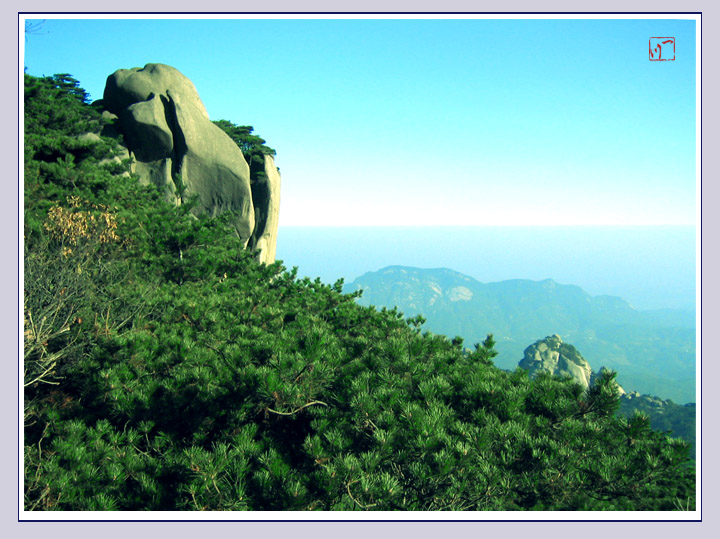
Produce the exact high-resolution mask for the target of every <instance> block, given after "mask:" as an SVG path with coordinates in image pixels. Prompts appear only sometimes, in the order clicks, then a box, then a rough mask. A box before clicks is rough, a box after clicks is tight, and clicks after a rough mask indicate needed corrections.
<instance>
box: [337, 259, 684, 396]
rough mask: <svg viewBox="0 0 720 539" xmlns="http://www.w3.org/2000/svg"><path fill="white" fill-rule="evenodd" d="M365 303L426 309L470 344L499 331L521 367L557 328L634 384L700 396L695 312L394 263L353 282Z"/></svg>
mask: <svg viewBox="0 0 720 539" xmlns="http://www.w3.org/2000/svg"><path fill="white" fill-rule="evenodd" d="M359 289H361V290H363V295H362V297H361V298H360V299H359V300H358V301H359V303H361V304H363V305H375V306H377V307H394V306H397V307H398V309H399V310H400V311H402V312H403V313H404V314H405V315H406V316H414V315H416V314H422V315H423V316H424V317H425V318H426V319H427V322H426V324H425V326H424V328H425V329H427V330H429V331H432V332H433V333H439V334H444V335H447V336H449V337H454V336H460V337H462V338H463V339H464V340H465V342H466V345H467V346H471V345H473V344H474V343H476V342H480V341H481V340H483V339H484V338H485V336H486V335H487V334H488V333H492V334H493V335H494V336H495V340H496V342H497V346H496V349H497V350H498V352H499V355H498V356H497V357H496V358H495V363H496V365H497V366H498V367H501V368H504V369H514V368H516V367H517V365H518V362H519V361H520V360H521V359H522V358H523V351H524V350H525V348H526V347H527V346H528V345H530V344H531V343H533V342H535V341H537V340H538V339H542V338H544V337H546V336H547V335H553V334H557V335H559V336H560V337H561V338H562V340H563V341H565V342H572V343H573V344H574V345H575V346H576V347H577V348H578V349H579V350H580V351H581V352H582V354H583V356H584V357H585V358H586V359H587V360H588V361H589V362H590V363H591V364H592V365H593V368H595V369H596V370H599V368H601V367H607V368H609V369H612V370H615V371H617V372H618V378H617V379H618V382H619V383H620V384H621V385H622V386H623V387H624V388H625V389H626V390H628V391H638V392H640V393H646V394H652V395H659V396H662V397H663V398H665V399H667V398H669V399H672V400H673V401H675V402H679V403H685V402H694V401H695V313H694V312H692V311H682V310H671V309H664V310H657V311H639V310H636V309H634V308H633V307H631V306H630V305H629V304H628V303H627V302H626V301H624V300H623V299H621V298H618V297H613V296H590V295H589V294H587V293H586V292H584V291H583V290H582V289H581V288H579V287H577V286H573V285H563V284H559V283H557V282H555V281H553V280H551V279H547V280H544V281H530V280H519V279H516V280H509V281H500V282H495V283H481V282H479V281H477V280H475V279H473V278H472V277H469V276H467V275H463V274H461V273H458V272H456V271H453V270H450V269H446V268H440V269H420V268H413V267H405V266H389V267H387V268H384V269H381V270H379V271H376V272H369V273H366V274H364V275H362V276H361V277H359V278H357V279H356V280H355V281H353V282H352V283H349V284H346V286H345V291H346V292H352V291H355V290H359Z"/></svg>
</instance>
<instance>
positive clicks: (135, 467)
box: [23, 75, 695, 511]
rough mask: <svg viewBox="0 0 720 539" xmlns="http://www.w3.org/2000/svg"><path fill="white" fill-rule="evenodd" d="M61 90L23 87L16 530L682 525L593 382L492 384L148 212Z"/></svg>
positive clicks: (282, 274) (278, 270)
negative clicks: (587, 513) (389, 523)
mask: <svg viewBox="0 0 720 539" xmlns="http://www.w3.org/2000/svg"><path fill="white" fill-rule="evenodd" d="M86 97H87V96H86V94H85V92H84V91H83V90H82V89H81V88H80V87H79V85H78V83H77V81H75V80H74V79H73V78H72V77H70V76H68V75H59V76H54V77H47V78H35V77H32V76H29V75H26V76H25V163H24V180H25V221H24V247H25V251H24V270H25V294H24V305H23V310H24V328H23V332H24V341H25V351H24V388H25V398H24V424H25V428H24V432H25V438H24V459H23V461H24V471H25V483H24V509H26V510H35V511H41V510H66V511H67V510H149V511H155V510H256V511H258V510H346V511H353V510H643V511H644V510H687V509H694V507H695V470H694V465H693V463H692V461H691V460H690V459H689V451H688V449H689V448H688V445H687V444H686V443H685V442H682V441H680V440H674V439H670V438H668V437H667V436H666V435H664V434H662V433H659V432H656V431H653V430H651V429H650V426H649V423H648V419H647V417H646V416H642V415H638V416H633V417H632V418H630V419H622V418H618V417H617V416H616V415H615V412H616V411H617V408H618V395H617V390H616V386H615V384H614V383H613V375H612V374H611V373H605V374H603V375H602V376H601V377H600V379H599V381H598V383H597V384H596V385H595V386H594V387H593V388H591V389H590V390H589V391H587V392H585V391H584V390H583V389H582V388H581V387H580V386H578V385H575V384H573V383H572V382H570V381H568V380H561V379H557V378H552V377H549V376H539V377H538V378H536V379H534V380H530V379H529V378H528V375H527V374H526V373H525V372H523V371H521V370H516V371H515V372H512V373H508V372H504V371H501V370H500V369H497V368H496V367H495V366H494V365H493V362H492V358H493V357H494V355H495V351H494V349H493V345H494V342H493V339H492V337H488V338H487V339H485V340H484V342H482V343H479V344H477V345H476V346H475V350H474V351H473V352H471V353H466V352H464V351H463V349H464V344H463V342H462V340H461V339H454V340H449V339H447V338H446V337H443V336H437V335H433V334H430V333H428V332H423V331H422V319H421V318H414V319H410V320H405V319H404V318H403V316H402V315H401V314H400V313H398V312H397V311H394V310H376V309H374V308H369V307H362V306H359V305H357V304H356V303H355V297H356V296H355V295H352V294H350V295H348V294H342V293H341V290H342V282H338V283H336V284H335V285H333V286H328V285H325V284H323V283H321V282H320V281H319V280H316V281H311V280H309V279H298V278H297V276H296V273H295V271H288V270H286V269H285V268H284V267H283V266H282V264H281V263H275V264H271V265H262V264H260V263H258V262H257V261H256V260H255V258H254V256H253V253H251V252H248V251H246V250H244V249H242V248H241V244H240V243H239V239H238V237H237V234H236V232H235V230H234V229H233V228H232V226H230V224H229V221H230V219H231V217H232V216H231V215H230V214H228V215H224V216H223V217H221V218H217V219H209V218H205V217H195V216H193V215H192V214H191V212H190V208H191V205H189V204H185V205H182V206H179V207H176V206H171V205H169V204H167V203H165V202H163V198H162V196H161V195H160V194H159V193H158V192H157V190H156V188H155V187H147V186H141V185H140V184H139V182H138V181H137V180H136V178H134V177H133V176H132V175H130V174H124V173H123V171H126V170H127V168H126V164H123V163H119V162H116V161H113V160H112V154H113V145H114V143H113V142H112V141H111V140H109V139H105V138H104V137H101V136H86V135H85V134H86V133H99V132H100V129H101V123H102V121H103V120H102V118H101V116H100V114H99V112H98V110H96V108H94V107H93V106H91V105H90V104H88V103H87V99H86Z"/></svg>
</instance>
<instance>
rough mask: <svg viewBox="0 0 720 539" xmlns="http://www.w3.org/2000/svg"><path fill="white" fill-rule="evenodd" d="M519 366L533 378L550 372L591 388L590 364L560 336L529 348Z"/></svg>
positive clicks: (542, 340)
mask: <svg viewBox="0 0 720 539" xmlns="http://www.w3.org/2000/svg"><path fill="white" fill-rule="evenodd" d="M518 365H519V367H520V368H522V369H525V370H527V371H528V372H529V373H530V375H531V376H533V375H536V374H537V373H539V372H549V373H550V374H554V375H557V376H570V377H571V378H572V379H573V380H575V381H576V382H577V383H578V384H580V385H581V386H583V387H584V388H588V387H590V378H591V376H592V369H591V368H590V364H589V363H588V362H587V361H586V360H585V359H584V358H583V357H582V356H581V355H580V352H578V351H577V349H576V348H575V347H574V346H573V345H571V344H566V343H564V342H562V339H561V338H560V335H551V336H549V337H545V338H544V339H541V340H539V341H537V342H536V343H535V344H532V345H530V346H528V347H527V348H526V349H525V353H524V357H523V359H522V360H521V361H520V363H519V364H518Z"/></svg>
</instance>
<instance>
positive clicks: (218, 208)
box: [103, 64, 280, 263]
mask: <svg viewBox="0 0 720 539" xmlns="http://www.w3.org/2000/svg"><path fill="white" fill-rule="evenodd" d="M103 106H104V108H105V109H106V111H107V113H111V114H115V115H117V117H118V120H117V130H118V131H119V134H121V135H122V138H123V140H124V141H125V144H126V146H127V149H128V151H129V154H130V157H131V158H132V171H133V172H134V173H136V174H137V175H138V176H139V177H140V181H141V182H143V183H146V184H151V183H152V184H155V185H157V186H158V187H160V188H161V189H162V190H163V191H164V193H165V196H166V199H167V200H168V201H170V202H173V203H176V204H181V203H183V202H185V201H188V200H191V199H194V200H196V203H195V206H194V207H193V212H194V213H195V214H197V215H200V214H204V215H210V216H216V215H220V214H222V213H225V212H235V214H236V218H235V220H234V225H235V228H236V230H237V232H238V235H239V236H240V238H241V239H242V241H243V245H245V246H248V247H250V248H255V249H259V250H260V254H259V259H260V260H261V261H262V262H265V263H271V262H273V261H274V259H275V244H276V238H277V223H278V210H279V193H280V175H279V173H278V172H277V168H276V167H275V165H274V162H273V160H272V158H269V160H268V159H266V167H265V168H266V176H267V181H265V180H262V181H256V182H255V183H256V185H251V180H250V169H249V167H248V164H247V162H246V161H245V158H244V156H243V154H242V151H241V150H240V148H239V147H238V146H237V144H235V142H233V140H232V139H231V138H230V137H229V136H228V135H227V134H226V133H225V132H224V131H223V130H222V129H220V128H219V127H217V126H216V125H215V124H214V123H213V122H211V121H210V119H209V117H208V113H207V111H206V110H205V106H204V105H203V103H202V101H201V100H200V97H199V95H198V93H197V90H196V89H195V86H194V85H193V83H192V82H191V81H190V80H189V79H188V78H187V77H185V76H184V75H183V74H182V73H180V72H179V71H178V70H177V69H175V68H173V67H170V66H167V65H164V64H147V65H146V66H145V67H143V68H133V69H120V70H118V71H116V72H115V73H113V74H112V75H110V76H109V77H108V79H107V83H106V86H105V93H104V95H103Z"/></svg>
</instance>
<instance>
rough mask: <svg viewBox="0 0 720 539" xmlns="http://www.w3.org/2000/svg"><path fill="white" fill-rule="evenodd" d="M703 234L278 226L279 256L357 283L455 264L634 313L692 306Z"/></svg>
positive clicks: (323, 275)
mask: <svg viewBox="0 0 720 539" xmlns="http://www.w3.org/2000/svg"><path fill="white" fill-rule="evenodd" d="M695 240H696V230H695V227H693V226H657V227H653V226H639V227H602V226H600V227H522V226H514V227H503V226H494V227H452V226H448V227H299V226H298V227H280V229H279V232H278V249H277V259H278V260H282V261H283V264H284V265H285V266H286V267H288V268H292V267H293V266H298V268H299V271H298V274H299V275H300V276H303V277H310V278H313V279H314V278H317V277H319V278H320V279H321V280H323V282H326V283H328V284H332V283H333V282H335V281H336V280H337V279H340V278H343V279H344V280H345V282H346V283H350V282H352V281H353V280H355V279H356V278H358V277H359V276H361V275H362V274H364V273H366V272H369V271H377V270H379V269H382V268H384V267H387V266H395V265H398V266H412V267H420V268H448V269H452V270H454V271H457V272H460V273H463V274H465V275H468V276H470V277H473V278H474V279H476V280H478V281H480V282H484V283H487V282H497V281H504V280H510V279H529V280H535V281H540V280H544V279H553V280H554V281H556V282H558V283H561V284H570V285H576V286H579V287H580V288H582V289H583V290H585V292H587V293H589V294H590V295H593V296H597V295H611V296H619V297H621V298H623V299H625V300H626V301H628V302H629V303H630V304H631V305H632V306H633V307H635V308H637V309H641V310H644V309H663V308H672V309H686V310H694V309H695V292H696V282H695V280H696V252H695Z"/></svg>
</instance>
